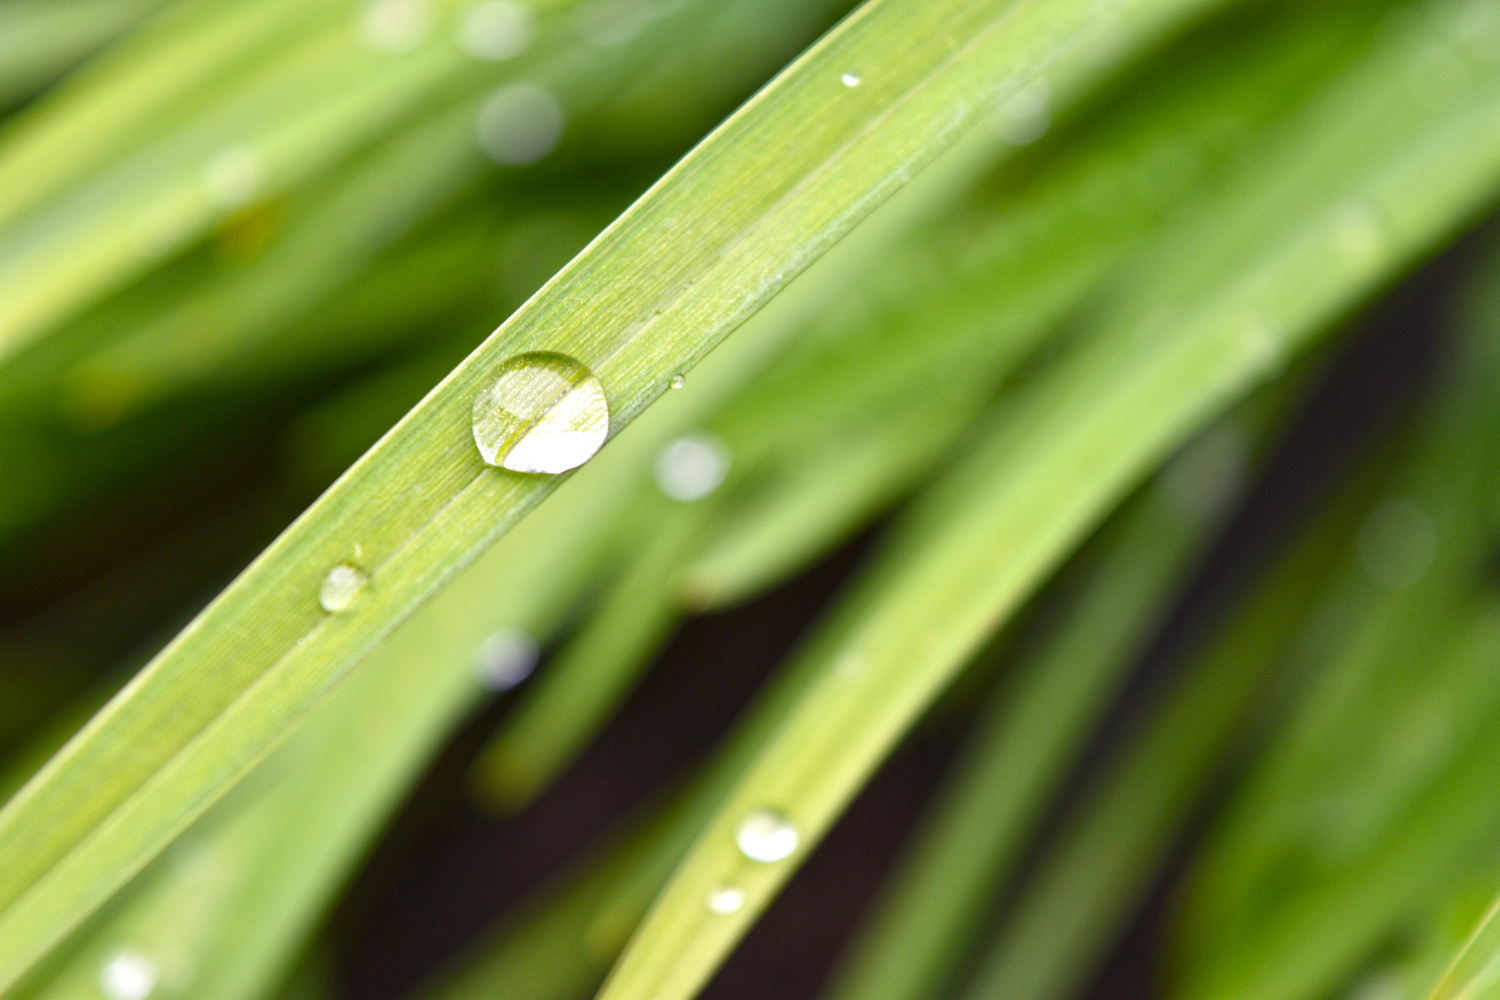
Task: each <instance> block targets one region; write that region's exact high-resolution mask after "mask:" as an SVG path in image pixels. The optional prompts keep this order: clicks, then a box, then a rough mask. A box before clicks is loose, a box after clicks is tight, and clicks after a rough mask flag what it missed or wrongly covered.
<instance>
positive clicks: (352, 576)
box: [318, 563, 370, 615]
mask: <svg viewBox="0 0 1500 1000" xmlns="http://www.w3.org/2000/svg"><path fill="white" fill-rule="evenodd" d="M369 583H370V578H369V577H368V576H365V575H364V574H363V573H361V572H360V571H359V570H358V569H356V568H355V567H353V566H350V565H349V564H348V563H339V564H338V565H337V566H335V567H333V569H331V570H329V571H328V575H327V576H325V577H323V585H322V586H320V587H319V588H318V603H319V604H321V605H322V606H323V610H324V611H327V612H328V613H330V614H335V615H336V614H338V613H339V612H340V611H347V610H349V608H350V607H352V606H353V605H354V602H355V601H357V600H358V599H359V595H360V594H362V593H364V590H365V587H366V586H368V585H369Z"/></svg>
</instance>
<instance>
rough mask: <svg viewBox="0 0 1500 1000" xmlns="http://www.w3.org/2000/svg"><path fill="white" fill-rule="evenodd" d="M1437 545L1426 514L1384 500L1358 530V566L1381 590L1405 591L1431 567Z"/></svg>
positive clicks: (1405, 504)
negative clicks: (1380, 586) (1382, 587)
mask: <svg viewBox="0 0 1500 1000" xmlns="http://www.w3.org/2000/svg"><path fill="white" fill-rule="evenodd" d="M1437 541H1438V531H1437V525H1436V524H1435V523H1434V522H1433V519H1432V517H1431V515H1429V514H1428V513H1427V511H1425V510H1423V509H1422V508H1421V507H1420V506H1418V505H1417V504H1415V503H1412V502H1411V501H1410V500H1386V501H1384V502H1382V503H1381V504H1380V505H1379V506H1377V507H1376V508H1375V509H1374V510H1373V511H1371V512H1370V515H1369V516H1368V517H1366V518H1365V520H1364V523H1363V524H1361V525H1360V526H1359V537H1358V540H1357V543H1358V549H1359V565H1360V568H1362V569H1363V570H1364V571H1365V573H1366V574H1367V575H1368V576H1369V577H1370V579H1372V580H1374V581H1375V582H1376V583H1378V584H1380V585H1382V586H1384V587H1390V588H1391V589H1392V590H1396V589H1400V588H1402V587H1409V586H1411V585H1412V584H1414V583H1416V582H1417V581H1418V580H1420V579H1422V577H1423V576H1425V575H1426V573H1427V570H1428V569H1429V568H1430V567H1431V566H1432V559H1433V556H1434V555H1436V553H1437Z"/></svg>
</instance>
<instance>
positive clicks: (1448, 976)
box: [1427, 899, 1500, 1000]
mask: <svg viewBox="0 0 1500 1000" xmlns="http://www.w3.org/2000/svg"><path fill="white" fill-rule="evenodd" d="M1497 989H1500V899H1497V900H1496V901H1495V902H1494V903H1491V904H1490V908H1489V909H1488V910H1486V911H1485V914H1484V916H1483V917H1481V918H1480V920H1479V923H1478V924H1477V925H1475V927H1474V931H1473V933H1472V934H1470V935H1469V938H1468V940H1466V941H1465V942H1464V943H1463V947H1462V948H1460V949H1459V951H1458V954H1456V955H1454V956H1453V962H1452V964H1451V965H1449V966H1448V968H1447V969H1446V970H1444V972H1443V975H1442V978H1441V979H1439V980H1438V981H1437V983H1436V984H1435V985H1434V986H1433V987H1432V992H1430V993H1428V994H1427V1000H1485V998H1488V997H1492V996H1494V995H1495V992H1496V990H1497Z"/></svg>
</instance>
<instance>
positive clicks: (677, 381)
mask: <svg viewBox="0 0 1500 1000" xmlns="http://www.w3.org/2000/svg"><path fill="white" fill-rule="evenodd" d="M667 384H668V385H670V386H671V387H672V388H674V389H681V388H682V387H683V386H685V385H687V376H686V375H673V376H672V381H670V382H668V383H667Z"/></svg>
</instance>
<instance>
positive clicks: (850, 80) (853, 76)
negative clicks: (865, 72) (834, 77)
mask: <svg viewBox="0 0 1500 1000" xmlns="http://www.w3.org/2000/svg"><path fill="white" fill-rule="evenodd" d="M839 79H840V80H841V81H843V84H844V86H846V87H858V86H859V74H858V73H845V74H844V75H843V76H841V77H839Z"/></svg>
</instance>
